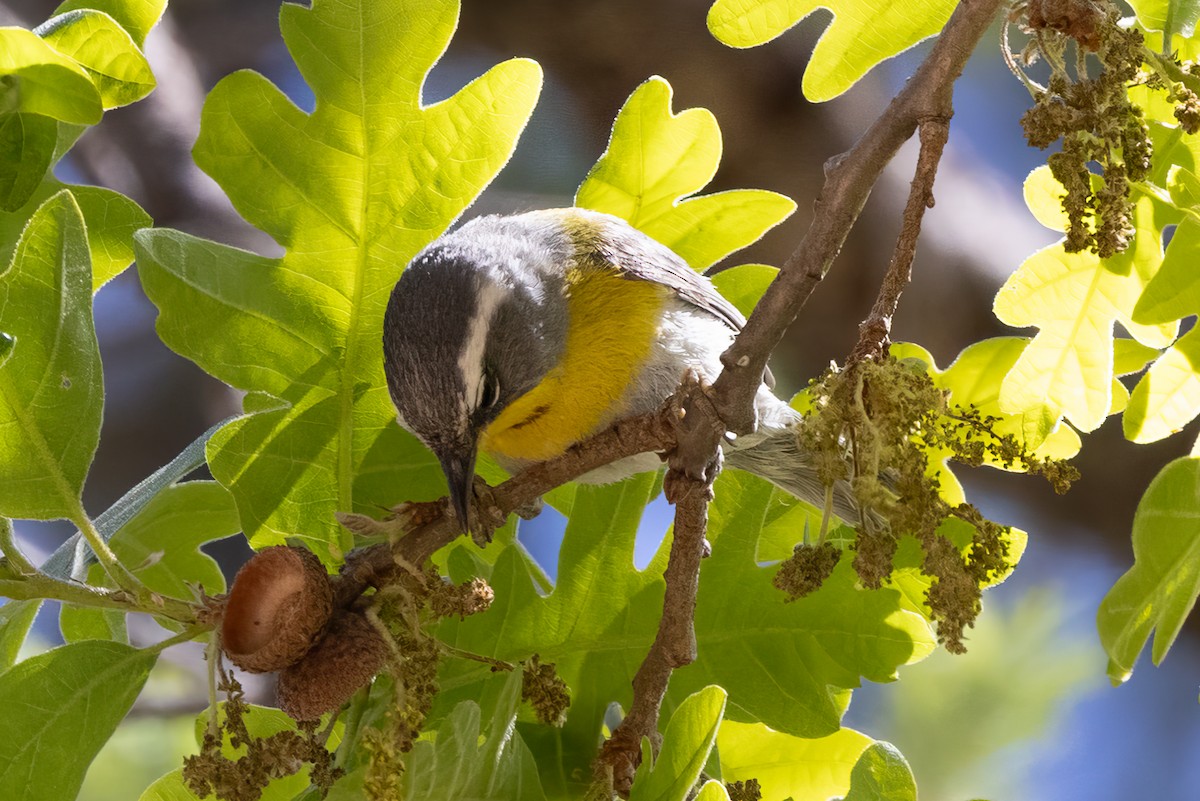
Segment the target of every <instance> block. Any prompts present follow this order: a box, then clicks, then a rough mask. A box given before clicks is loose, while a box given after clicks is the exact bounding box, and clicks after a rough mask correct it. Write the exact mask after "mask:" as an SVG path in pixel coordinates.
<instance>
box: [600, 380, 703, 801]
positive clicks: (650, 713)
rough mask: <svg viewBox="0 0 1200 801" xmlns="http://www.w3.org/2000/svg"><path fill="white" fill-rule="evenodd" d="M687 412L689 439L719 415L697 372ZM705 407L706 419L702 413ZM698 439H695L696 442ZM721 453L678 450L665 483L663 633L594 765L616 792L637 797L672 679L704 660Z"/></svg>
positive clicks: (683, 395) (681, 417) (688, 387)
mask: <svg viewBox="0 0 1200 801" xmlns="http://www.w3.org/2000/svg"><path fill="white" fill-rule="evenodd" d="M676 398H678V399H679V400H678V402H677V403H678V408H680V409H681V410H682V413H680V414H675V415H670V416H669V418H668V419H670V420H671V421H673V422H674V424H675V427H676V430H677V431H678V432H679V437H678V438H679V439H680V440H682V439H684V438H686V437H688V436H690V434H689V433H688V432H689V431H690V430H691V429H692V428H694V427H695V426H696V425H704V424H706V421H707V420H710V419H711V418H712V416H713V414H714V413H713V411H712V409H711V403H712V402H711V400H710V399H709V397H708V395H707V394H706V391H705V388H704V387H703V386H702V385H701V383H700V381H699V379H698V377H697V376H696V375H695V374H691V373H689V374H688V375H687V376H685V377H684V380H683V383H682V385H681V386H680V388H679V390H678V392H677V393H676ZM701 407H703V408H705V409H706V411H707V412H708V413H707V414H705V415H700V414H697V413H696V410H697V409H698V408H701ZM693 438H694V437H693ZM720 465H721V452H720V451H719V450H713V451H710V452H709V453H708V454H706V455H699V458H698V455H697V454H692V453H689V452H687V451H686V450H684V449H681V448H676V449H675V450H674V451H672V453H671V456H670V469H669V470H668V471H667V476H666V479H665V481H664V482H663V489H664V491H665V492H666V496H667V500H668V501H670V502H671V503H673V504H675V527H674V531H673V535H672V536H673V538H672V540H671V553H670V556H669V557H668V560H667V569H666V572H665V573H664V574H663V580H664V581H665V582H666V590H665V592H664V594H663V612H662V617H661V618H659V621H658V633H657V634H656V635H655V638H654V643H653V644H652V645H651V646H650V650H649V652H648V653H647V654H646V658H645V659H643V660H642V664H641V666H640V667H639V668H638V671H637V673H636V674H635V675H634V677H633V703H632V704H630V707H629V711H628V713H627V714H626V715H625V719H624V720H622V721H621V724H620V725H619V726H617V728H616V730H614V731H613V734H612V737H610V738H609V739H608V741H607V742H605V743H604V747H603V748H602V749H601V750H600V754H599V756H598V757H597V758H596V762H595V764H594V767H593V772H594V773H595V774H596V777H597V779H598V780H600V781H602V782H603V781H608V780H610V779H611V782H612V788H613V789H614V790H616V792H617V793H618V794H619V795H620V796H621V797H622V798H627V797H629V791H630V788H631V787H632V786H633V777H634V774H635V772H636V771H637V767H638V763H640V762H641V759H642V749H641V744H642V738H643V737H646V738H649V740H650V742H651V744H652V746H653V748H654V752H655V753H658V748H659V745H660V741H661V737H660V735H659V733H658V714H659V710H660V709H661V708H662V700H663V696H664V695H666V692H667V684H668V683H669V682H670V680H671V672H672V671H673V670H674V669H675V668H678V667H683V666H684V665H690V664H691V663H692V662H694V661H696V627H695V620H694V618H695V612H696V593H697V591H698V589H699V587H700V560H701V559H703V558H704V557H705V556H706V555H707V552H708V542H707V540H706V539H705V533H706V531H707V527H708V502H709V501H710V500H712V483H713V481H714V480H716V477H717V473H718V472H720Z"/></svg>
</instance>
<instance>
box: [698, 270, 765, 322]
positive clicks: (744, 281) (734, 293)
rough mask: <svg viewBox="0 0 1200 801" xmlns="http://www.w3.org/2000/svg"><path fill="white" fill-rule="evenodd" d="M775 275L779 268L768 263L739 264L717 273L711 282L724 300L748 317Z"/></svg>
mask: <svg viewBox="0 0 1200 801" xmlns="http://www.w3.org/2000/svg"><path fill="white" fill-rule="evenodd" d="M777 275H779V268H778V267H772V266H770V265H769V264H739V265H738V266H736V267H730V268H729V269H728V270H722V271H721V272H719V273H717V274H716V275H714V276H713V277H712V282H713V286H715V287H716V288H717V291H718V292H720V293H721V294H722V295H724V296H725V299H726V300H728V301H729V302H730V303H732V304H733V305H734V306H736V307H737V310H738V311H740V312H741V313H742V314H744V315H746V316H747V317H749V316H750V312H752V311H754V307H755V306H756V305H757V304H758V300H759V298H761V297H762V296H763V293H764V292H766V291H767V287H768V286H769V285H770V283H771V282H772V281H774V280H775V276H777Z"/></svg>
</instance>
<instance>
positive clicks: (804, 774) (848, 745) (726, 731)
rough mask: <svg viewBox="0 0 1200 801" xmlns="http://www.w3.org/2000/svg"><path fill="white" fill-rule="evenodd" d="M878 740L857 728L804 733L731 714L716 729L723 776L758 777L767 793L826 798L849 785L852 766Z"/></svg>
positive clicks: (797, 799)
mask: <svg viewBox="0 0 1200 801" xmlns="http://www.w3.org/2000/svg"><path fill="white" fill-rule="evenodd" d="M873 742H874V741H873V740H871V738H870V737H867V736H866V735H865V734H860V733H859V732H857V731H855V730H854V729H838V730H837V731H835V732H833V733H832V734H829V735H826V736H825V737H818V738H814V739H805V738H803V737H795V736H792V735H790V734H785V733H783V732H779V731H774V730H772V729H771V728H769V727H767V726H764V725H762V724H761V723H738V722H736V721H731V720H727V721H725V722H724V723H722V724H721V731H720V733H719V734H718V735H717V753H718V754H719V755H720V762H721V777H722V778H723V779H724V780H725V781H727V782H735V781H746V780H747V779H758V782H759V785H760V786H761V788H762V792H763V798H767V799H783V798H789V797H790V798H792V799H794V801H826V799H829V798H832V797H834V796H837V795H842V794H844V793H845V792H846V791H847V790H848V789H849V787H850V772H851V768H852V767H853V766H854V764H855V763H856V761H857V760H858V758H859V757H860V756H862V754H863V753H864V752H865V751H866V750H867V749H868V748H870V747H871V745H872V743H873Z"/></svg>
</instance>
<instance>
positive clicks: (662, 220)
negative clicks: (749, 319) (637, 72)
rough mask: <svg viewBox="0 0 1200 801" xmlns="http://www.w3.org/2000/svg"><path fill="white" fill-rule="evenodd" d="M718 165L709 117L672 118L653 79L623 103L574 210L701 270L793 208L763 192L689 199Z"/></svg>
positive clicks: (689, 113) (702, 112)
mask: <svg viewBox="0 0 1200 801" xmlns="http://www.w3.org/2000/svg"><path fill="white" fill-rule="evenodd" d="M720 160H721V129H720V128H719V127H718V126H717V120H716V118H715V117H714V116H713V115H712V112H710V111H708V110H707V109H703V108H692V109H687V110H686V111H681V112H679V113H678V114H676V113H673V112H672V111H671V85H670V84H668V83H667V82H666V81H664V80H663V79H662V78H657V77H655V78H651V79H650V80H648V81H646V82H645V83H643V84H642V85H641V86H639V87H638V88H637V89H636V90H634V92H633V94H632V95H630V96H629V99H628V100H626V101H625V105H624V106H623V107H622V108H621V111H620V113H619V114H618V115H617V119H616V122H614V123H613V130H612V137H611V138H610V139H609V142H608V149H607V150H605V151H604V155H603V156H601V157H600V160H599V161H598V162H596V165H595V166H594V167H592V169H591V171H590V172H589V173H588V176H587V178H586V179H585V180H584V182H583V184H582V185H581V186H580V187H579V191H578V192H577V193H576V195H575V205H577V206H580V207H582V208H585V209H592V210H594V211H603V212H607V213H609V214H614V215H616V216H618V217H621V218H623V219H625V220H627V221H629V223H630V224H631V225H633V227H634V228H637V229H639V230H641V231H643V232H645V233H647V234H649V235H650V236H652V237H653V238H655V239H656V240H658V241H659V242H661V243H663V244H664V245H666V246H667V247H669V248H671V249H672V250H674V251H675V252H676V253H678V254H679V255H680V256H681V257H683V259H684V260H685V261H686V262H687V263H688V264H690V265H692V267H694V268H695V269H697V270H704V269H706V268H708V267H710V266H711V265H713V264H715V263H716V262H718V261H720V260H721V259H723V258H725V257H726V256H728V255H729V254H730V253H733V252H734V251H736V250H740V249H742V248H744V247H746V246H747V245H749V244H751V243H752V242H755V241H756V240H758V238H759V237H761V236H762V235H763V234H764V233H766V232H767V231H769V230H770V229H771V228H774V227H775V226H776V225H778V224H779V223H780V222H782V221H783V220H784V219H786V218H787V217H788V216H789V215H790V214H791V213H792V212H793V211H795V209H796V204H795V203H794V202H792V200H791V199H789V198H787V197H784V196H783V195H780V194H776V193H775V192H767V191H765V190H762V189H740V190H733V191H729V192H717V193H716V194H712V195H700V196H697V197H692V195H693V194H694V193H696V192H699V191H700V190H701V189H703V188H704V186H705V185H706V184H708V182H709V181H711V180H712V177H713V175H715V174H716V171H717V165H718V164H719V163H720Z"/></svg>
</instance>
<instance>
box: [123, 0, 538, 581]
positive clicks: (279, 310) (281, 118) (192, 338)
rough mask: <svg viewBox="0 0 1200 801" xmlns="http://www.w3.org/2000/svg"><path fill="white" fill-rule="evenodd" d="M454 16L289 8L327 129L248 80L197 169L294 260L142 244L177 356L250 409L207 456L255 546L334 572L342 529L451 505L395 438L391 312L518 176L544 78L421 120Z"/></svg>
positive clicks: (351, 6)
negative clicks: (402, 508) (281, 548)
mask: <svg viewBox="0 0 1200 801" xmlns="http://www.w3.org/2000/svg"><path fill="white" fill-rule="evenodd" d="M457 10H458V4H457V2H453V1H452V0H438V2H433V3H431V2H425V0H421V1H420V2H418V0H390V2H383V1H382V0H370V1H368V0H359V1H358V2H349V3H336V2H333V0H317V2H315V3H314V4H313V6H312V7H311V8H307V7H302V6H300V5H292V4H285V5H284V6H283V10H282V13H281V17H280V24H281V27H282V30H283V37H284V41H285V43H286V44H287V45H288V48H289V50H290V52H291V54H292V57H293V58H294V59H295V60H296V63H297V66H298V67H299V69H300V72H301V74H302V75H303V77H304V78H305V80H307V81H308V83H309V85H310V86H311V87H312V89H313V92H314V94H315V96H316V108H315V110H314V111H313V112H312V113H311V114H306V113H305V112H303V111H301V110H300V109H298V108H297V107H296V106H295V105H293V104H292V102H291V101H290V100H289V99H288V98H287V97H286V96H285V95H284V94H283V93H282V92H281V91H280V90H279V89H278V88H276V87H275V86H273V85H272V84H270V83H269V82H268V81H267V80H266V79H265V78H263V77H262V76H261V75H258V74H256V73H252V72H246V71H243V72H238V73H235V74H233V75H230V76H228V77H227V78H225V79H224V80H222V81H221V82H220V83H219V84H218V85H217V86H216V87H215V88H214V89H213V91H212V92H211V93H210V94H209V97H208V100H207V101H206V103H205V106H204V112H203V117H202V120H201V130H200V138H199V141H198V142H197V143H196V148H195V151H194V152H195V157H196V161H197V163H198V164H199V165H200V166H201V167H202V168H203V169H204V170H205V171H206V172H208V173H209V174H210V175H212V176H213V177H214V178H215V179H216V180H217V182H218V183H219V184H221V186H222V188H223V189H224V190H225V191H226V193H227V194H228V195H229V197H230V199H231V200H232V201H233V204H234V206H235V207H237V209H238V210H239V211H240V212H241V213H242V215H243V216H244V217H245V218H246V219H247V220H248V221H250V222H251V223H253V224H255V225H257V226H258V227H260V228H262V229H263V230H264V231H266V232H267V233H269V234H270V235H271V236H273V237H274V238H275V239H276V240H277V241H278V242H279V243H280V244H282V245H284V247H285V248H286V249H287V252H286V254H285V255H284V256H283V257H282V258H279V259H271V258H265V257H261V256H256V255H254V254H250V253H247V252H245V251H240V250H236V249H234V248H230V247H227V246H224V245H220V244H217V243H215V242H210V241H206V240H202V239H197V238H195V237H192V236H188V235H185V234H182V233H180V232H177V231H167V230H157V229H156V230H148V231H144V232H142V233H140V234H139V235H138V237H137V247H138V265H139V271H140V275H141V278H142V283H143V286H144V287H145V289H146V292H147V294H148V295H149V296H150V298H151V300H153V301H154V303H155V304H156V305H157V306H158V307H159V311H160V315H159V318H158V323H157V329H158V332H159V334H160V336H161V337H162V339H163V341H165V342H166V343H167V344H168V345H169V346H171V347H172V348H174V349H175V350H176V351H178V352H179V353H181V354H183V355H184V356H187V357H188V358H190V359H192V360H194V361H195V362H196V363H198V364H199V365H200V366H201V367H203V368H204V369H205V370H207V371H208V372H210V373H211V374H213V375H214V376H216V377H217V378H220V379H221V380H223V381H225V382H226V383H229V384H231V385H233V386H235V387H238V388H239V389H243V390H246V391H247V392H248V393H250V394H249V395H248V396H247V398H246V402H245V410H246V412H247V414H246V416H244V417H242V418H240V419H238V420H235V421H234V422H232V423H230V424H229V425H227V426H226V427H225V428H223V429H222V430H221V431H219V432H217V434H215V435H214V436H213V438H212V439H211V440H210V441H209V446H208V456H209V465H210V467H211V469H212V472H213V475H214V476H215V477H216V478H217V479H218V480H219V481H221V483H222V484H224V485H225V486H226V487H228V488H230V490H231V491H232V492H233V494H234V497H235V498H236V499H237V503H238V510H239V513H240V515H241V520H242V524H243V527H244V529H245V531H246V533H247V535H248V536H249V537H250V538H251V541H252V543H253V544H254V545H255V546H256V547H263V546H266V545H271V544H276V543H280V542H282V541H283V540H284V539H285V538H288V537H298V538H299V539H301V540H304V541H305V542H307V544H308V545H309V546H310V547H311V548H313V549H314V550H315V551H316V552H318V553H320V554H322V555H323V556H324V557H325V558H326V559H327V560H329V561H335V560H337V559H338V558H340V556H341V554H342V553H343V552H344V550H345V549H346V548H347V547H348V546H349V544H350V539H349V536H348V534H347V533H346V532H345V531H344V530H343V529H341V528H340V527H339V526H338V525H337V522H336V521H335V518H334V513H335V512H338V511H357V512H365V513H368V514H370V513H377V512H378V509H379V508H381V507H384V508H386V507H388V506H390V505H392V504H394V503H396V502H398V501H400V500H404V499H420V498H428V497H433V496H435V495H438V494H442V492H444V489H443V488H444V482H443V481H442V478H441V475H440V471H439V470H438V469H437V466H436V463H435V462H434V461H433V460H432V458H431V457H429V456H428V455H427V453H426V451H425V449H424V448H423V447H422V446H420V445H419V444H418V443H417V442H416V440H415V439H413V438H412V437H410V436H408V435H407V434H403V433H401V431H400V429H399V428H398V427H397V426H396V425H395V422H394V417H395V412H394V409H393V408H392V405H391V401H390V400H389V398H388V394H387V390H386V388H385V384H384V377H383V356H382V352H381V350H382V346H381V343H380V334H379V331H380V326H381V321H382V318H383V310H384V306H385V304H386V301H387V297H388V294H389V292H390V291H391V288H392V286H393V285H394V284H395V281H396V279H397V278H398V277H399V274H400V271H401V270H402V269H403V267H404V265H405V264H406V263H407V262H408V261H409V260H410V259H411V258H412V256H413V255H414V254H415V253H416V252H417V251H418V250H419V249H420V248H421V247H422V246H424V245H425V244H427V243H428V242H429V241H430V240H432V239H433V238H434V237H436V236H437V235H438V234H440V233H441V232H442V231H443V230H444V229H445V228H446V226H447V225H449V224H450V222H451V221H452V220H454V219H455V217H457V216H458V215H459V214H461V213H462V211H463V209H464V208H466V206H467V205H468V204H469V203H470V202H471V201H472V200H473V199H474V198H475V196H476V195H477V194H478V193H479V192H480V191H481V190H482V189H483V187H484V186H486V185H487V183H488V182H489V181H490V180H491V179H492V177H493V176H494V175H495V174H496V172H497V171H498V170H499V168H500V167H501V166H502V165H503V164H504V163H505V161H507V159H508V157H509V155H510V154H511V152H512V149H513V147H514V144H515V141H516V137H517V135H518V134H519V133H520V131H521V129H522V127H523V126H524V125H525V122H526V120H527V119H528V116H529V113H530V110H531V108H532V105H533V102H534V100H535V99H536V97H537V95H538V91H539V88H540V82H541V73H540V70H539V68H538V67H537V65H536V64H534V63H532V62H530V61H526V60H521V59H514V60H512V61H508V62H505V63H503V64H500V65H498V66H496V67H494V68H493V69H491V70H490V71H488V72H487V73H486V74H485V75H483V76H482V77H480V78H478V79H476V80H475V81H473V82H471V83H470V84H469V85H468V86H467V87H465V88H464V89H462V90H461V91H460V92H458V93H457V94H455V95H453V96H452V97H450V98H448V99H447V100H443V101H441V102H439V103H436V104H433V105H428V106H426V105H423V104H422V100H421V87H422V84H423V83H424V80H425V76H426V74H427V73H428V72H429V70H430V68H431V67H432V66H433V64H434V63H435V62H436V61H437V59H438V58H439V56H440V55H441V54H442V52H443V51H444V50H445V48H446V46H447V44H448V42H449V39H450V36H451V33H452V32H453V30H454V26H455V22H456V16H457ZM251 343H252V346H251Z"/></svg>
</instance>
